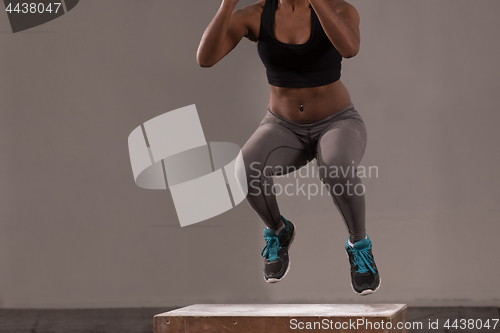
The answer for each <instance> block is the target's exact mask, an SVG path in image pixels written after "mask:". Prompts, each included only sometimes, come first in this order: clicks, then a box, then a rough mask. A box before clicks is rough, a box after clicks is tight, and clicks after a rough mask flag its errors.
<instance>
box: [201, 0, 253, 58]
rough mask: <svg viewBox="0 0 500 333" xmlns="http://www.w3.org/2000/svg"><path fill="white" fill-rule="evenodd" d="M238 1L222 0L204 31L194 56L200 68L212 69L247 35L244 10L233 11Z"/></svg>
mask: <svg viewBox="0 0 500 333" xmlns="http://www.w3.org/2000/svg"><path fill="white" fill-rule="evenodd" d="M238 1H239V0H223V1H222V4H221V6H220V8H219V10H218V11H217V14H215V17H214V18H213V20H212V22H210V24H209V25H208V27H207V29H206V30H205V33H204V34H203V37H202V38H201V41H200V45H199V47H198V52H197V55H196V59H197V61H198V64H199V65H200V66H201V67H212V66H213V65H215V64H216V63H218V62H219V61H220V60H221V59H222V58H224V57H225V56H226V55H227V54H228V53H229V52H231V50H233V49H234V48H235V47H236V45H238V43H239V42H240V41H241V39H243V37H245V36H246V35H247V34H248V30H249V29H248V27H247V26H246V24H245V10H242V9H240V10H236V11H235V10H234V8H235V7H236V4H237V3H238Z"/></svg>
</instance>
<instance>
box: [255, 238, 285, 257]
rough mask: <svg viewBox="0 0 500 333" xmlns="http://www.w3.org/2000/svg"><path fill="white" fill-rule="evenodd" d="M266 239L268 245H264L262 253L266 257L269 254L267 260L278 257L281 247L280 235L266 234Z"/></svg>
mask: <svg viewBox="0 0 500 333" xmlns="http://www.w3.org/2000/svg"><path fill="white" fill-rule="evenodd" d="M264 239H265V240H266V246H264V248H263V249H262V252H261V253H260V255H261V256H262V257H264V258H265V257H266V256H267V261H273V260H276V259H278V250H279V248H280V241H279V238H278V236H270V237H269V236H264ZM264 251H266V253H264Z"/></svg>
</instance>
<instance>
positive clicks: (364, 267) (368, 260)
mask: <svg viewBox="0 0 500 333" xmlns="http://www.w3.org/2000/svg"><path fill="white" fill-rule="evenodd" d="M370 249H371V245H370V246H369V247H367V248H364V249H361V250H358V249H355V248H353V247H350V248H349V251H350V252H351V253H353V254H354V263H355V264H356V266H358V270H357V271H356V272H358V273H368V272H369V271H371V272H372V273H373V274H377V273H376V272H375V270H374V269H373V268H372V265H371V264H372V263H374V262H375V261H374V260H373V257H372V256H371V255H370V252H369V251H370Z"/></svg>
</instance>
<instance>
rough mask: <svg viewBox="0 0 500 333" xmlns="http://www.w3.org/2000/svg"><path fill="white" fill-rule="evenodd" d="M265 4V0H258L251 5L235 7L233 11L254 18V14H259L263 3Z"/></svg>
mask: <svg viewBox="0 0 500 333" xmlns="http://www.w3.org/2000/svg"><path fill="white" fill-rule="evenodd" d="M265 4H266V0H259V1H257V2H255V3H253V4H251V5H248V6H245V7H242V8H240V9H237V10H236V11H235V13H238V14H239V15H241V16H244V17H247V18H254V17H256V16H260V15H261V14H262V11H263V10H264V5H265Z"/></svg>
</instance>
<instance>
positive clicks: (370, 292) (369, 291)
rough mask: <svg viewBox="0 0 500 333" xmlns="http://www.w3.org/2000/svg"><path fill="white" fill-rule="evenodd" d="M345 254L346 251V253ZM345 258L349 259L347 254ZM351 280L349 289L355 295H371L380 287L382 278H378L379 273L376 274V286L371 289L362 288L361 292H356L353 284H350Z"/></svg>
mask: <svg viewBox="0 0 500 333" xmlns="http://www.w3.org/2000/svg"><path fill="white" fill-rule="evenodd" d="M346 254H347V253H346ZM347 258H348V259H349V254H347ZM350 282H351V289H352V291H354V293H355V294H356V295H359V296H367V295H371V294H373V293H375V292H376V291H377V290H378V288H380V285H381V284H382V279H381V278H380V275H379V276H378V286H377V288H375V290H372V289H366V290H363V291H362V292H360V293H359V292H357V291H356V290H354V286H353V285H352V280H351V281H350Z"/></svg>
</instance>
